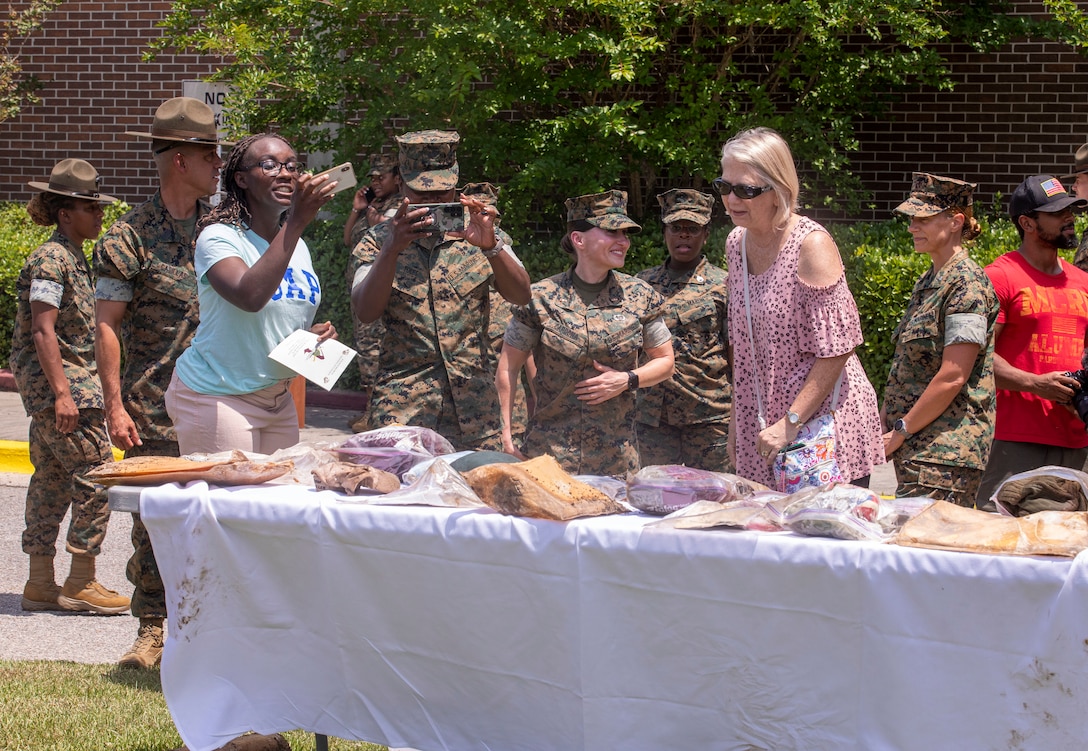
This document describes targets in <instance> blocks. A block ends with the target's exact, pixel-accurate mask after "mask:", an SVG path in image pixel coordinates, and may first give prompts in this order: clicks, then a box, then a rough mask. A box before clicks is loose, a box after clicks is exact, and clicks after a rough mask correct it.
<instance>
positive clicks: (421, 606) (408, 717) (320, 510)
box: [141, 483, 1088, 751]
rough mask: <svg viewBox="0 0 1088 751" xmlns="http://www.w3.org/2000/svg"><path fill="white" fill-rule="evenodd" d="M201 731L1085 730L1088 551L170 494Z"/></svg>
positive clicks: (178, 660)
mask: <svg viewBox="0 0 1088 751" xmlns="http://www.w3.org/2000/svg"><path fill="white" fill-rule="evenodd" d="M141 511H142V514H143V519H144V522H145V523H146V524H147V527H148V529H149V530H150V532H151V538H152V541H153V544H154V547H155V553H156V557H157V560H158V563H159V567H160V569H161V571H162V576H163V580H164V582H165V584H166V590H167V598H168V599H167V602H168V607H169V610H170V623H169V629H168V631H169V638H168V639H167V642H166V650H165V652H164V655H163V667H162V683H163V691H164V694H165V696H166V701H167V704H168V706H169V708H170V711H171V714H172V715H173V717H174V721H175V723H176V725H177V728H178V730H179V732H180V733H181V736H182V738H183V739H184V741H185V743H186V744H187V745H188V747H189V748H190V749H191V751H210V749H213V748H215V747H217V746H219V745H221V744H222V743H224V742H226V741H227V740H228V739H230V738H233V737H234V736H236V735H238V734H239V733H241V732H244V731H246V730H251V729H252V730H257V731H261V732H266V733H270V732H274V731H279V730H286V729H292V728H303V729H306V730H309V731H313V732H318V733H324V734H326V735H331V736H339V737H343V738H355V739H365V740H370V741H375V742H378V743H388V744H390V745H394V746H401V745H409V746H413V747H415V748H418V749H422V750H423V751H438V750H440V749H442V750H447V749H448V750H450V751H522V750H527V751H528V750H538V749H539V750H540V751H576V750H578V749H591V750H593V751H643V750H645V751H672V750H686V749H700V750H704V749H723V750H724V749H775V751H786V750H788V749H804V750H806V751H812V750H814V749H836V751H839V750H841V749H858V750H862V749H864V750H865V751H875V750H879V749H895V750H896V751H904V750H910V749H925V750H926V751H931V750H933V749H952V748H962V749H991V748H993V749H996V748H1002V749H1005V748H1016V749H1020V748H1022V749H1074V748H1082V747H1083V746H1084V743H1085V741H1086V739H1088V712H1086V711H1085V698H1086V697H1088V577H1086V571H1085V565H1086V563H1085V562H1086V560H1088V559H1086V558H1085V556H1083V555H1082V556H1080V557H1079V558H1078V559H1076V560H1073V561H1070V560H1066V559H1048V558H1012V557H992V556H982V555H970V554H961V553H948V552H940V551H926V550H919V549H910V548H901V547H897V546H894V545H879V544H875V543H857V542H842V541H836V540H824V539H814V538H803V537H797V536H794V535H792V534H785V533H777V534H765V533H764V534H761V533H749V532H736V531H724V530H718V531H700V532H696V531H666V530H646V529H643V525H644V524H645V523H646V521H647V520H648V519H647V518H646V517H638V516H634V515H632V516H625V517H605V518H598V519H589V520H580V521H575V522H571V523H557V522H547V521H537V520H530V519H519V518H511V517H505V516H501V515H499V514H496V513H492V512H489V511H458V510H451V509H438V508H429V507H388V506H385V507H374V506H365V505H355V504H348V503H342V502H339V501H337V500H336V496H334V495H333V494H331V493H327V492H325V493H316V492H313V491H305V490H300V489H291V488H275V487H263V488H237V489H211V490H209V488H208V486H207V485H205V484H204V483H192V484H190V485H189V487H187V488H184V489H179V488H178V487H177V486H174V485H171V486H164V487H161V488H149V489H147V490H145V491H143V494H142V498H141Z"/></svg>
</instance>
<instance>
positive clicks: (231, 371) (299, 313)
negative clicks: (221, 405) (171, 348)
mask: <svg viewBox="0 0 1088 751" xmlns="http://www.w3.org/2000/svg"><path fill="white" fill-rule="evenodd" d="M267 249H268V243H267V242H266V241H265V240H264V239H263V238H262V237H260V236H259V235H257V233H255V232H253V231H252V230H242V229H239V228H238V227H234V226H231V225H228V224H213V225H211V226H209V227H206V228H205V229H204V230H203V231H202V232H201V233H200V236H199V237H198V238H197V241H196V253H195V258H194V265H195V268H196V276H197V294H198V299H199V302H200V325H199V326H198V327H197V330H196V335H195V336H194V337H193V341H192V344H191V345H190V346H189V349H187V350H185V352H183V353H182V355H181V357H179V358H178V362H177V366H176V370H177V374H178V378H180V379H181V381H182V383H184V384H185V385H186V386H188V387H189V388H190V389H192V390H193V391H196V392H197V393H199V394H223V395H226V394H250V393H253V392H254V391H259V390H260V389H263V388H267V387H268V386H271V385H273V384H275V383H277V382H278V381H282V380H284V379H287V378H292V377H294V376H295V372H294V371H293V370H291V369H290V368H287V367H285V366H283V365H280V364H279V363H277V362H276V361H274V360H271V359H269V357H268V353H269V352H271V351H272V350H273V349H274V348H275V347H276V345H278V344H279V343H280V342H282V341H283V340H284V339H286V338H287V337H288V335H290V334H291V333H292V332H294V331H296V330H298V329H308V328H310V326H312V325H313V322H314V316H315V315H316V314H317V307H318V305H320V304H321V285H320V283H319V282H318V280H317V274H316V273H314V267H313V261H312V260H311V259H310V249H309V248H308V247H306V243H305V242H304V241H303V240H301V239H300V240H299V241H298V244H297V245H296V246H295V252H294V255H292V257H291V263H290V265H289V266H288V267H287V271H286V272H284V275H283V281H282V282H280V287H279V289H278V290H276V293H275V294H274V295H273V296H272V299H271V300H269V302H268V303H267V304H266V305H265V306H264V307H263V308H261V310H259V311H257V312H256V313H247V312H246V311H244V310H242V309H241V308H239V307H237V306H235V305H233V304H231V303H229V302H227V301H226V300H224V299H223V298H222V297H220V296H219V293H217V292H216V291H215V289H214V288H213V287H212V285H211V283H210V282H209V281H208V276H207V273H208V269H210V268H211V267H212V266H214V265H215V264H216V263H218V262H219V261H221V260H223V259H224V258H228V257H230V256H237V257H238V258H241V259H242V260H243V261H244V262H245V263H246V265H247V266H251V267H252V266H253V264H254V263H256V262H257V259H259V258H260V257H261V254H262V253H264V251H265V250H267Z"/></svg>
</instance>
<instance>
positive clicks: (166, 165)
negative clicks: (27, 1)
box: [94, 97, 230, 667]
mask: <svg viewBox="0 0 1088 751" xmlns="http://www.w3.org/2000/svg"><path fill="white" fill-rule="evenodd" d="M128 135H133V136H137V137H141V138H150V139H152V144H151V146H152V150H153V152H154V153H155V155H156V164H157V167H158V171H159V179H160V184H161V187H160V190H159V191H157V192H156V193H155V195H154V196H152V197H151V198H150V199H149V200H147V201H146V202H144V203H143V204H141V205H139V206H137V207H136V208H134V209H132V210H131V211H129V212H127V213H125V214H124V215H123V216H121V217H120V218H119V219H118V220H117V221H116V222H114V224H113V225H112V226H111V227H110V228H109V229H108V230H107V231H106V234H105V235H103V236H102V238H101V239H100V240H99V241H98V243H97V244H96V245H95V248H94V266H95V272H96V273H97V275H98V282H97V285H96V288H95V298H96V299H97V301H98V321H99V326H98V328H99V332H98V336H99V342H98V346H99V352H100V353H101V352H103V351H106V350H109V349H110V347H111V345H110V344H109V341H119V344H120V345H121V346H122V347H123V350H124V372H123V373H120V374H118V373H117V372H116V371H115V372H112V373H109V372H107V368H106V366H107V363H106V361H105V358H104V357H103V356H102V355H101V354H100V355H99V366H100V368H101V371H102V373H101V375H102V380H103V385H104V392H105V393H104V396H105V398H106V417H107V421H108V423H109V425H108V427H109V430H110V435H111V437H112V438H113V439H114V442H115V443H118V444H119V447H120V448H123V449H124V450H125V456H126V457H131V456H178V454H179V453H180V452H179V449H178V442H177V433H176V432H175V430H174V425H173V422H172V421H171V420H170V417H169V415H167V413H166V406H165V401H164V395H165V393H166V389H167V387H168V386H169V385H170V378H171V376H172V375H173V372H174V363H175V362H176V361H177V358H178V356H179V355H181V353H182V352H183V351H184V350H185V348H186V347H188V346H189V342H190V340H191V339H192V337H193V334H194V333H195V332H196V328H197V324H198V322H199V309H198V304H197V281H196V273H195V271H194V268H193V240H194V238H195V234H196V232H195V230H196V225H197V223H199V221H200V219H201V218H202V217H203V216H204V215H205V214H207V213H208V211H209V210H210V206H209V205H208V204H207V203H205V202H204V201H203V200H200V199H201V198H202V197H205V196H208V195H211V194H212V193H214V192H215V186H216V184H217V182H218V176H219V169H220V168H221V167H222V166H223V160H222V158H221V157H219V155H218V153H217V146H219V145H230V144H226V143H223V142H221V141H219V139H218V135H217V133H216V130H215V115H214V113H213V112H212V110H211V108H210V107H208V106H207V105H205V104H204V103H203V102H200V101H198V100H195V99H189V98H186V97H177V98H175V99H170V100H168V101H166V102H164V103H163V104H162V105H160V107H159V108H158V109H157V110H156V112H155V118H154V122H153V124H152V127H151V132H149V133H139V132H135V133H134V132H129V133H128ZM183 170H184V171H183ZM167 192H169V195H170V196H171V199H170V200H171V201H174V202H176V205H177V208H176V213H178V214H179V215H181V216H185V215H186V213H188V212H191V213H189V214H188V217H187V218H186V219H183V220H182V219H176V218H175V217H174V216H173V215H172V213H171V211H170V209H168V207H167V199H166V197H165V196H166V194H167ZM119 308H123V314H118V313H117V312H116V311H117V310H118V309H119ZM118 316H119V318H120V320H119V325H117V323H118V322H117V321H116V320H115V318H116V317H118ZM106 331H108V332H109V333H110V334H111V335H112V337H114V338H113V339H112V340H104V339H103V337H104V335H105V333H106ZM118 381H119V388H118V390H117V393H116V394H114V395H113V397H112V398H115V399H117V400H118V401H119V404H111V401H110V400H111V387H110V385H109V384H110V383H111V382H112V383H115V384H116V383H118ZM115 416H116V422H117V424H114V423H113V422H110V421H112V420H114V419H115ZM127 418H131V421H132V423H133V424H134V432H135V433H136V436H132V435H130V434H129V433H128V432H127V430H123V429H122V427H121V425H120V424H121V423H123V422H124V421H125V420H126V419H127ZM126 425H127V423H126ZM121 434H123V435H121ZM134 439H138V440H139V441H140V442H139V443H137V442H136V440H134ZM129 444H132V445H129ZM132 545H133V554H132V557H131V558H130V559H129V561H128V566H127V569H126V573H127V576H128V580H129V581H130V582H132V584H133V586H134V588H135V589H134V592H133V595H132V614H133V615H134V616H136V617H137V618H139V619H140V623H141V626H140V636H139V637H138V639H137V642H136V644H135V645H134V646H133V650H137V651H138V650H139V649H140V648H141V643H142V642H141V640H142V639H143V637H144V636H145V631H146V630H147V628H148V627H149V626H153V625H154V624H158V631H157V639H158V640H159V644H158V651H159V652H160V653H161V622H162V619H164V618H165V617H166V615H167V613H166V595H165V591H164V589H163V584H162V578H161V576H160V574H159V568H158V564H157V563H156V561H155V555H154V550H153V549H152V547H151V539H150V537H149V536H148V534H147V529H146V527H144V524H143V522H142V521H141V519H140V517H139V514H133V524H132ZM133 650H130V652H129V653H127V654H126V655H125V656H124V657H122V659H121V665H123V666H133V667H136V666H139V667H150V666H151V665H148V664H146V660H145V661H144V662H140V660H138V659H135V658H136V657H139V655H136V656H134V655H133ZM155 659H157V654H155ZM130 660H131V661H130Z"/></svg>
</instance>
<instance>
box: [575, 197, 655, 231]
mask: <svg viewBox="0 0 1088 751" xmlns="http://www.w3.org/2000/svg"><path fill="white" fill-rule="evenodd" d="M565 205H566V207H567V221H568V222H577V221H585V222H589V223H590V224H592V225H593V226H594V227H599V228H601V229H609V230H614V229H625V230H630V231H632V232H638V231H639V230H641V229H642V227H641V226H639V224H638V223H637V222H635V220H634V219H632V218H631V217H629V216H627V192H626V191H623V190H606V191H605V192H604V193H592V194H590V195H586V196H578V197H577V198H568V199H567V200H566V202H565Z"/></svg>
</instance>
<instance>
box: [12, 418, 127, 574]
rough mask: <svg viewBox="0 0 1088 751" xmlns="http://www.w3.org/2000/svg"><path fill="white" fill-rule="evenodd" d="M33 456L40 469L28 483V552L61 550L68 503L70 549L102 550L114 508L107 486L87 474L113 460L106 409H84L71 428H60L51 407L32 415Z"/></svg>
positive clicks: (48, 553)
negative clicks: (99, 485) (59, 544)
mask: <svg viewBox="0 0 1088 751" xmlns="http://www.w3.org/2000/svg"><path fill="white" fill-rule="evenodd" d="M29 440H30V462H31V464H33V465H34V474H33V475H31V476H30V483H29V484H28V485H27V489H26V511H25V513H24V519H25V521H26V529H25V530H24V531H23V538H22V542H23V552H24V553H26V554H27V555H44V556H49V557H50V558H52V557H54V556H56V554H57V537H58V536H59V535H60V525H61V522H62V521H63V520H64V515H65V514H66V513H67V512H68V507H69V506H71V508H72V519H71V522H70V523H69V525H68V535H67V537H66V538H65V543H66V544H65V548H66V549H67V550H68V552H69V553H87V554H89V555H98V554H99V553H101V552H102V541H103V540H104V539H105V538H106V527H107V525H108V524H109V520H110V508H109V503H108V498H107V495H106V492H105V490H103V489H96V488H95V485H94V483H92V482H90V481H88V480H86V479H85V478H84V477H83V476H84V474H86V473H87V472H88V471H89V470H91V469H93V468H95V467H97V466H98V465H99V464H102V463H104V462H112V461H113V453H112V451H111V450H110V439H109V436H108V435H107V433H106V421H105V418H104V416H103V412H102V410H100V409H83V410H80V412H79V423H78V424H77V426H76V429H75V430H74V431H73V432H71V433H60V432H58V431H57V416H56V413H55V412H54V411H53V410H52V409H46V410H43V411H41V412H38V413H37V414H35V415H33V416H32V417H31V418H30V436H29Z"/></svg>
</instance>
